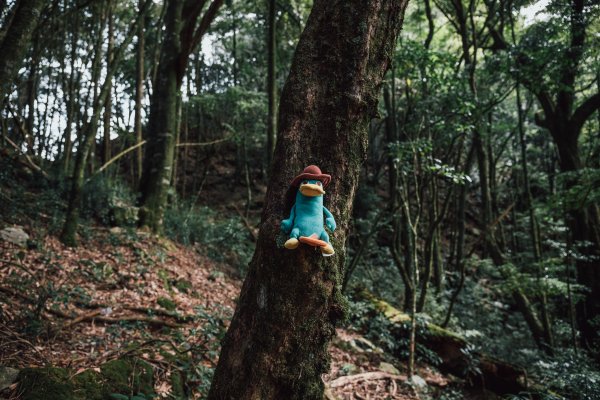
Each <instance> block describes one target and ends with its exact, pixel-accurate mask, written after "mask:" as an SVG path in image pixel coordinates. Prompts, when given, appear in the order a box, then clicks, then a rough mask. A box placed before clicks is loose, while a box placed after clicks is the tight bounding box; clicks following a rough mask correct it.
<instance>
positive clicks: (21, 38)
mask: <svg viewBox="0 0 600 400" xmlns="http://www.w3.org/2000/svg"><path fill="white" fill-rule="evenodd" d="M45 4H46V2H45V1H43V0H20V1H18V2H16V4H15V5H14V7H16V8H15V9H14V10H11V13H12V14H13V15H12V17H11V19H10V22H9V23H10V25H9V26H8V27H6V28H5V27H3V28H2V30H3V31H4V32H6V33H5V35H4V37H2V38H1V39H2V41H1V42H0V54H2V56H1V57H0V102H1V101H4V98H5V97H6V96H8V94H9V93H10V87H11V85H12V83H13V81H14V80H15V78H16V77H17V74H18V73H19V69H20V68H21V64H22V62H23V58H24V57H25V52H26V51H27V46H28V45H29V42H30V41H31V35H32V34H33V30H34V29H35V28H36V26H37V23H38V19H39V17H40V14H41V12H42V9H43V8H44V5H45Z"/></svg>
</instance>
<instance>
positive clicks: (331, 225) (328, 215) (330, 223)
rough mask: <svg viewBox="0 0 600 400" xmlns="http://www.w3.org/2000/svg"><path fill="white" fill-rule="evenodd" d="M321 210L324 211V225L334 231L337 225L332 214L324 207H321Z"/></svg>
mask: <svg viewBox="0 0 600 400" xmlns="http://www.w3.org/2000/svg"><path fill="white" fill-rule="evenodd" d="M323 212H324V213H325V225H327V227H328V228H329V229H331V230H332V231H335V228H336V227H337V225H336V224H335V218H333V214H332V213H331V212H330V211H329V210H328V209H327V208H325V207H323Z"/></svg>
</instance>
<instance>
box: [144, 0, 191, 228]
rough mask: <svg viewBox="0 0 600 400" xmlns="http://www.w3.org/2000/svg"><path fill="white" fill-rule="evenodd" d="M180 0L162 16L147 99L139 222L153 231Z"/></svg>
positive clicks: (168, 145)
mask: <svg viewBox="0 0 600 400" xmlns="http://www.w3.org/2000/svg"><path fill="white" fill-rule="evenodd" d="M183 3H184V2H183V1H175V0H170V1H169V2H168V4H167V13H166V15H165V33H164V38H163V42H162V50H161V53H160V54H161V56H160V57H161V58H160V62H159V64H158V69H157V77H156V80H155V85H154V88H153V90H152V98H151V101H150V117H149V120H148V144H147V147H146V155H145V158H144V168H143V172H142V177H141V180H140V191H141V194H142V197H141V205H142V207H141V208H140V224H141V225H142V226H148V227H149V228H150V229H151V230H153V231H159V230H160V229H161V227H162V215H163V208H164V205H165V203H166V200H167V190H168V188H169V185H170V184H171V175H172V167H173V159H174V156H175V135H176V132H175V131H176V123H177V95H178V93H179V85H178V82H177V80H178V76H177V70H178V68H177V62H178V56H179V53H180V52H181V25H182V12H183Z"/></svg>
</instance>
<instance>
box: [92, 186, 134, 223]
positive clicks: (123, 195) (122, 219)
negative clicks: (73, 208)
mask: <svg viewBox="0 0 600 400" xmlns="http://www.w3.org/2000/svg"><path fill="white" fill-rule="evenodd" d="M135 197H136V196H135V194H134V192H133V191H132V189H131V187H130V186H129V185H126V184H125V183H123V182H122V181H121V180H119V179H113V178H109V177H108V176H106V175H104V174H101V175H97V176H94V177H93V178H92V179H91V180H90V181H89V182H88V183H87V184H86V185H85V186H84V187H83V193H82V201H81V215H82V216H83V217H87V218H96V219H97V220H98V221H99V222H100V223H102V224H103V225H130V226H131V225H133V224H135V223H136V219H137V215H136V214H135V212H133V211H128V210H133V205H134V204H135V201H136V199H135Z"/></svg>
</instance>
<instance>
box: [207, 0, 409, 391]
mask: <svg viewBox="0 0 600 400" xmlns="http://www.w3.org/2000/svg"><path fill="white" fill-rule="evenodd" d="M405 7H406V2H405V1H392V0H371V1H368V2H366V3H365V2H364V1H363V0H349V1H346V2H344V3H339V4H337V3H332V2H330V1H328V0H316V1H315V2H314V5H313V10H312V12H311V14H310V16H309V18H308V22H307V26H306V29H305V30H304V33H303V34H302V36H301V38H300V42H299V44H298V46H297V48H296V53H295V55H294V60H293V62H292V67H291V70H290V74H289V76H288V80H287V83H286V85H285V87H284V89H283V92H282V96H281V103H280V111H279V112H280V118H279V135H278V138H277V144H276V146H275V153H274V160H273V165H272V168H271V172H272V174H271V176H270V179H269V186H268V190H267V196H266V199H265V207H264V210H263V215H262V223H261V229H260V233H259V238H258V242H257V247H256V251H255V254H254V258H253V260H252V262H251V264H250V268H249V272H248V276H247V278H246V280H245V282H244V285H243V288H242V293H241V295H240V299H239V303H238V308H237V310H236V313H235V315H234V317H233V320H232V322H231V325H230V327H229V331H228V333H227V335H226V337H225V340H224V341H223V348H222V351H221V355H220V357H219V364H218V366H217V369H216V371H215V376H214V379H213V382H212V386H211V389H210V392H209V396H208V398H209V399H236V400H244V399H263V400H269V399H286V400H296V399H303V400H313V399H318V400H322V398H323V389H324V387H323V381H322V379H321V374H323V373H325V372H327V371H328V369H329V364H328V357H329V356H328V350H327V347H328V343H329V341H330V339H331V337H332V336H333V335H334V334H335V326H336V322H337V321H339V319H340V318H341V317H342V316H343V315H344V313H345V300H344V298H343V295H342V294H341V293H340V290H339V285H340V284H341V280H342V276H341V274H342V270H343V262H344V256H345V251H344V247H343V246H344V243H345V242H346V235H347V230H348V224H349V220H350V215H351V213H350V211H351V206H352V202H353V199H354V194H355V191H356V187H357V185H358V178H359V172H360V167H361V164H362V162H363V160H364V159H365V157H366V154H367V148H366V147H367V137H368V132H367V131H368V124H369V122H370V120H371V118H372V117H373V116H374V115H375V112H376V106H377V95H378V89H379V86H380V83H381V81H382V79H383V76H384V73H385V71H386V69H387V67H388V65H389V60H390V55H391V54H392V51H393V49H394V45H395V42H396V38H397V35H398V33H399V30H400V26H401V21H402V15H403V11H404V8H405ZM311 163H314V164H320V167H321V168H322V169H323V171H324V172H326V173H330V174H331V175H332V176H333V181H332V183H331V184H330V185H329V187H328V189H327V194H326V199H325V201H326V205H327V207H328V208H329V209H330V210H331V211H332V213H333V214H334V215H335V216H336V219H337V220H338V222H339V223H338V229H337V230H336V231H335V233H334V234H333V237H332V242H333V246H334V248H335V249H336V254H335V255H334V256H333V257H331V258H323V257H321V255H320V253H318V252H315V251H314V249H312V248H309V247H300V248H298V249H296V250H293V251H290V250H286V249H284V248H283V247H282V243H283V241H284V239H285V238H284V237H283V235H282V234H281V232H280V230H279V226H280V222H281V220H282V219H283V218H285V217H287V215H286V214H287V213H288V212H289V209H288V208H287V207H286V205H285V203H286V202H285V198H286V192H287V191H288V190H289V189H288V188H289V185H290V182H291V180H292V179H293V178H294V176H295V175H297V174H298V173H299V172H300V171H302V169H303V168H304V167H305V166H306V165H308V164H311ZM278 243H279V244H278Z"/></svg>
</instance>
